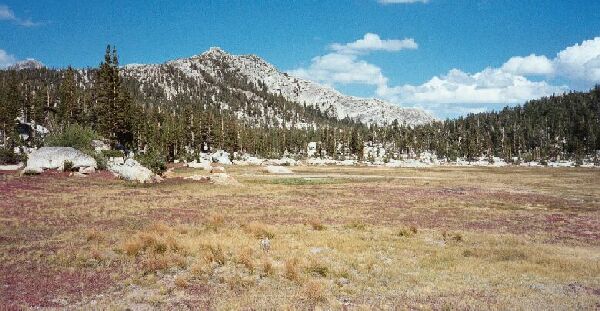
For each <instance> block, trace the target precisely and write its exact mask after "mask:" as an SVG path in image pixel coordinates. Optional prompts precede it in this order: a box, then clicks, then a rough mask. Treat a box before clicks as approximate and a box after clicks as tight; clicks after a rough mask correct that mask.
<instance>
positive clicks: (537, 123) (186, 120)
mask: <svg viewBox="0 0 600 311" xmlns="http://www.w3.org/2000/svg"><path fill="white" fill-rule="evenodd" d="M165 68H166V69H161V70H165V72H164V75H163V76H164V77H169V79H168V80H167V79H166V78H164V79H165V80H164V81H141V79H137V78H136V77H130V76H127V75H126V74H123V70H122V69H121V68H120V67H119V61H118V55H117V51H116V50H115V49H114V48H112V49H111V47H110V46H109V47H107V50H106V53H105V57H104V60H103V61H102V62H101V64H100V66H99V67H98V68H90V69H86V70H79V71H76V70H73V69H72V68H70V67H69V68H67V69H64V70H50V69H24V70H18V71H17V70H3V71H0V137H1V138H2V141H0V143H2V145H3V146H4V147H5V148H6V149H12V148H14V147H16V146H22V145H31V146H40V145H42V144H43V141H42V140H41V139H40V137H38V136H39V135H36V134H35V131H31V133H30V134H31V135H30V137H29V138H28V140H27V141H26V142H25V141H22V139H21V136H19V135H18V134H19V130H20V128H21V131H22V124H21V125H19V124H18V123H27V124H29V125H30V126H33V127H35V126H36V125H42V126H44V127H46V128H48V129H49V130H50V131H51V132H53V133H59V132H61V131H63V130H64V129H65V128H66V127H67V126H69V125H72V124H80V125H84V126H88V127H91V128H92V129H93V130H95V131H97V132H98V133H99V134H100V135H101V136H103V137H104V138H105V139H107V140H108V141H110V142H111V144H112V145H113V146H114V147H115V148H120V149H127V150H133V151H138V152H144V153H148V154H155V155H156V156H158V157H162V158H164V159H165V160H174V159H177V158H188V159H189V158H193V157H195V156H197V152H200V151H210V150H216V149H224V150H226V151H229V152H231V153H234V152H238V153H249V154H255V155H259V156H263V157H280V156H282V155H283V154H284V153H286V152H288V153H290V154H295V155H300V156H302V155H304V154H305V153H306V147H307V145H308V143H309V142H311V141H314V142H318V144H317V154H320V155H322V156H328V157H333V158H349V157H350V158H362V157H363V146H364V143H365V142H369V143H370V144H372V145H379V146H384V147H385V148H386V150H387V153H386V158H395V157H399V156H400V155H401V154H402V155H417V154H419V153H421V152H424V151H430V152H434V153H435V154H437V156H438V157H440V158H447V159H450V160H454V159H456V158H467V159H474V158H478V157H481V156H485V157H490V158H491V157H494V156H497V157H501V158H503V159H506V160H509V161H511V160H512V159H513V158H517V159H519V160H526V161H529V160H537V161H548V160H557V159H561V158H570V159H581V158H583V157H584V156H589V155H593V156H597V151H598V150H600V87H596V88H595V89H593V90H592V91H590V92H573V93H569V94H564V95H560V96H552V97H546V98H542V99H539V100H533V101H530V102H528V103H526V104H524V105H523V106H518V107H513V108H505V109H503V110H502V111H499V112H486V113H478V114H470V115H468V116H466V117H460V118H457V119H453V120H446V121H443V122H441V121H440V122H434V123H432V124H427V125H422V126H417V127H414V128H410V127H405V126H403V125H400V124H398V123H397V122H394V123H392V124H390V125H388V126H375V125H371V126H366V125H363V124H360V123H357V122H354V121H353V120H349V119H345V120H337V119H335V118H334V117H333V116H334V115H335V114H334V112H333V111H321V110H319V109H316V108H313V107H307V106H305V105H302V104H299V103H294V102H290V101H287V100H286V99H284V98H283V97H281V96H278V95H275V94H271V93H269V92H267V88H266V86H265V85H260V84H259V85H255V84H251V83H249V82H248V81H246V80H245V79H244V78H243V77H242V76H241V75H239V74H236V72H235V71H234V70H232V69H230V68H228V66H227V64H225V63H214V68H215V70H216V72H217V73H218V75H217V76H216V77H215V76H214V75H209V74H208V73H203V77H202V79H201V81H199V80H193V81H192V80H190V79H189V78H187V77H186V76H185V75H183V74H182V73H181V72H178V69H176V68H173V67H168V66H167V67H165ZM165 85H167V86H168V87H169V88H170V89H174V90H178V92H176V93H175V94H172V96H168V95H169V92H168V91H167V90H165ZM17 118H20V122H16V121H15V120H16V119H17Z"/></svg>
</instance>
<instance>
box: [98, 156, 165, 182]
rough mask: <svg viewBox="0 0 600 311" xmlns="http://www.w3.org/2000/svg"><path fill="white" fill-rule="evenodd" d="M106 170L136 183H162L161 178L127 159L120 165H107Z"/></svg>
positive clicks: (134, 161) (132, 160)
mask: <svg viewBox="0 0 600 311" xmlns="http://www.w3.org/2000/svg"><path fill="white" fill-rule="evenodd" d="M108 170H109V171H111V172H112V173H113V174H115V175H117V176H119V177H120V178H122V179H125V180H131V181H137V182H140V183H152V182H160V181H162V178H160V177H159V176H157V175H156V174H154V173H153V172H152V171H151V170H149V169H148V168H147V167H145V166H142V165H141V164H140V163H138V162H137V161H136V160H134V159H127V160H126V161H125V163H123V164H122V165H120V164H115V163H109V164H108Z"/></svg>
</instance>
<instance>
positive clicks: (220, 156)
mask: <svg viewBox="0 0 600 311" xmlns="http://www.w3.org/2000/svg"><path fill="white" fill-rule="evenodd" d="M210 158H211V159H212V161H213V162H216V163H219V164H223V165H231V160H230V159H229V153H228V152H225V151H223V150H218V151H217V152H215V153H213V154H212V155H211V156H210Z"/></svg>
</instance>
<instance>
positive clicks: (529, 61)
mask: <svg viewBox="0 0 600 311" xmlns="http://www.w3.org/2000/svg"><path fill="white" fill-rule="evenodd" d="M502 70H503V71H505V72H510V73H513V74H517V75H550V74H553V73H554V64H553V62H552V61H551V60H549V59H548V57H546V56H543V55H541V56H538V55H535V54H531V55H529V56H525V57H522V56H515V57H512V58H511V59H509V60H508V61H507V62H506V63H504V65H502Z"/></svg>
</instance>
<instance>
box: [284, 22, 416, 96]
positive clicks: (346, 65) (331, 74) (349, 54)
mask: <svg viewBox="0 0 600 311" xmlns="http://www.w3.org/2000/svg"><path fill="white" fill-rule="evenodd" d="M416 48H418V45H417V43H416V42H415V40H414V39H403V40H396V39H389V40H383V39H381V38H380V37H379V35H377V34H373V33H367V34H365V35H364V36H363V38H362V39H358V40H356V41H354V42H350V43H345V44H341V43H334V44H332V45H330V46H329V49H330V50H332V52H330V53H328V54H325V55H322V56H317V57H314V58H313V59H312V60H311V64H310V65H309V66H308V67H307V68H298V69H295V70H291V71H289V73H290V74H291V75H294V76H297V77H299V78H304V79H308V80H313V81H317V82H320V83H325V84H327V85H330V86H335V84H365V85H374V86H377V87H383V86H385V85H387V83H388V79H387V78H386V77H385V76H384V75H383V73H382V72H381V68H379V67H378V66H376V65H374V64H371V63H369V62H367V61H365V60H362V59H360V56H362V55H366V54H369V53H371V52H375V51H384V52H397V51H401V50H404V49H416Z"/></svg>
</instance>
